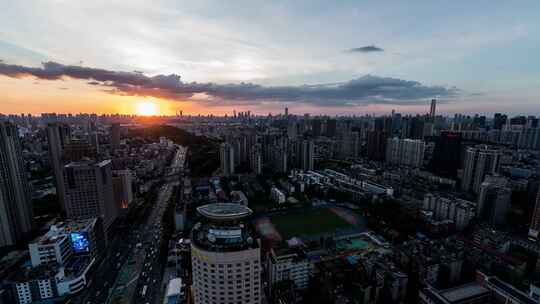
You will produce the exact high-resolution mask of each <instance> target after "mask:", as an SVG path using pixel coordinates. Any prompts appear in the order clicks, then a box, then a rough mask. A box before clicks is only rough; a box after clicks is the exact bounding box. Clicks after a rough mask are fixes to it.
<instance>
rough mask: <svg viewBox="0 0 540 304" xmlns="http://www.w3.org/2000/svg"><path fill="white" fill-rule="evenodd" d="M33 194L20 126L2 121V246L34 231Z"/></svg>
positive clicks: (0, 194)
mask: <svg viewBox="0 0 540 304" xmlns="http://www.w3.org/2000/svg"><path fill="white" fill-rule="evenodd" d="M30 195H31V193H30V187H29V185H28V180H27V178H26V171H25V169H24V162H23V159H22V151H21V143H20V140H19V136H18V130H17V127H16V126H15V125H13V124H11V123H8V122H0V246H10V245H14V244H15V243H16V242H17V241H18V240H19V239H20V238H21V237H22V236H23V235H24V234H26V233H27V232H29V231H30V229H32V205H31V196H30Z"/></svg>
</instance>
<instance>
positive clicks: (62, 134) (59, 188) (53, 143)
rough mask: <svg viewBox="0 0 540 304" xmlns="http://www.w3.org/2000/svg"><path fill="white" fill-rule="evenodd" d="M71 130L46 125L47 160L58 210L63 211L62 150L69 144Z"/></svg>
mask: <svg viewBox="0 0 540 304" xmlns="http://www.w3.org/2000/svg"><path fill="white" fill-rule="evenodd" d="M70 138H71V130H70V128H69V126H68V125H65V124H61V123H49V124H48V125H47V142H48V144H49V159H50V163H51V168H52V171H53V176H54V182H55V185H56V196H57V198H58V202H59V203H60V208H61V209H62V210H63V211H65V204H66V203H65V196H66V191H65V189H64V176H63V172H62V171H63V167H64V164H63V155H64V148H65V147H66V145H68V144H69V142H70Z"/></svg>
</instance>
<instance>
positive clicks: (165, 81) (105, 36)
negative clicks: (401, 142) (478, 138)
mask: <svg viewBox="0 0 540 304" xmlns="http://www.w3.org/2000/svg"><path fill="white" fill-rule="evenodd" d="M538 5H539V4H538V3H535V2H532V1H531V2H528V3H525V4H522V5H521V6H516V5H510V4H508V5H503V4H499V5H496V6H493V5H487V3H482V2H479V3H475V4H467V6H466V7H467V9H466V10H464V9H463V7H464V3H463V2H460V1H457V2H455V3H452V4H448V3H445V4H444V5H441V4H437V3H415V4H410V3H409V4H407V5H405V4H395V3H393V4H392V5H391V6H390V5H387V4H380V3H376V2H366V3H363V4H358V3H353V2H350V3H342V4H341V5H339V6H336V5H330V4H328V3H325V2H316V3H312V2H309V3H307V2H297V3H294V4H291V3H265V4H261V5H258V4H254V3H241V2H237V3H234V4H227V5H223V4H220V3H215V2H212V1H208V2H197V3H188V2H183V3H177V2H169V1H162V2H157V3H155V4H154V3H153V5H152V6H149V5H145V4H144V3H143V2H129V5H127V3H122V2H116V3H115V4H108V3H105V2H100V1H96V2H92V3H82V2H76V1H75V2H69V3H68V2H63V1H49V2H44V1H39V2H38V1H36V2H33V3H24V4H22V3H18V2H15V1H13V2H9V3H7V5H6V9H5V10H3V11H2V12H0V16H2V18H0V20H1V21H0V25H1V26H2V28H3V31H2V32H0V60H1V61H0V91H2V92H4V94H3V99H2V107H1V109H0V111H1V112H2V113H6V114H18V113H32V114H39V113H43V112H67V113H80V112H96V113H100V114H101V113H122V114H158V115H159V114H161V115H170V114H175V113H176V112H177V111H183V112H184V113H185V114H195V115H197V114H210V113H213V114H218V115H223V114H225V113H231V112H232V110H233V109H236V110H237V111H251V112H252V113H256V114H267V113H269V112H271V113H278V112H282V109H283V108H284V107H285V106H287V107H288V108H289V109H290V111H291V113H297V114H301V113H313V114H330V115H341V114H357V115H363V114H371V113H376V114H381V113H389V112H391V110H392V109H395V110H396V111H397V112H402V113H420V114H424V113H427V112H428V110H429V108H428V107H429V101H430V100H431V99H432V98H436V99H437V113H442V114H453V113H460V112H469V113H480V114H492V113H495V112H505V113H509V114H538V113H540V106H539V103H538V102H537V99H538V96H539V95H540V94H539V93H540V92H539V90H538V79H540V77H538V76H539V75H540V67H539V62H537V61H535V60H534V59H533V58H532V57H531V56H530V54H533V53H535V50H537V49H538V46H539V45H540V40H539V39H538V37H540V36H539V35H536V34H537V32H538V30H537V29H538V28H540V27H539V26H538V25H539V24H538V23H539V21H538V19H537V18H536V17H535V14H534V11H537V10H536V9H535V8H534V7H535V6H536V7H537V6H538ZM259 6H261V7H259ZM411 10H412V11H414V12H415V13H414V14H409V13H408V12H409V11H411ZM509 12H510V13H509ZM37 29H39V30H37ZM149 105H150V106H149Z"/></svg>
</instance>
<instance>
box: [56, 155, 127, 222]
mask: <svg viewBox="0 0 540 304" xmlns="http://www.w3.org/2000/svg"><path fill="white" fill-rule="evenodd" d="M111 167H112V165H111V161H110V160H104V161H100V162H96V161H92V160H83V161H78V162H71V163H69V164H67V165H66V166H65V167H64V186H65V189H66V214H67V217H68V218H70V219H76V220H79V219H89V218H93V217H101V218H103V226H104V227H105V230H106V231H108V230H109V227H110V226H111V225H112V223H113V222H114V220H115V219H116V217H117V215H118V206H117V204H116V203H115V201H114V192H113V180H112V169H111Z"/></svg>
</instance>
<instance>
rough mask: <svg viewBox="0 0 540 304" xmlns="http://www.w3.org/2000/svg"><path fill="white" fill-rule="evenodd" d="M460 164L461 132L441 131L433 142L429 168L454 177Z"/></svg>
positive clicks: (437, 172) (445, 175)
mask: <svg viewBox="0 0 540 304" xmlns="http://www.w3.org/2000/svg"><path fill="white" fill-rule="evenodd" d="M460 166H461V133H456V132H450V131H442V132H441V134H440V135H439V137H438V138H437V140H436V142H435V149H434V151H433V158H432V159H431V170H432V171H433V172H435V173H436V174H439V175H442V176H444V177H450V178H455V177H456V176H457V170H458V168H459V167H460Z"/></svg>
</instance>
